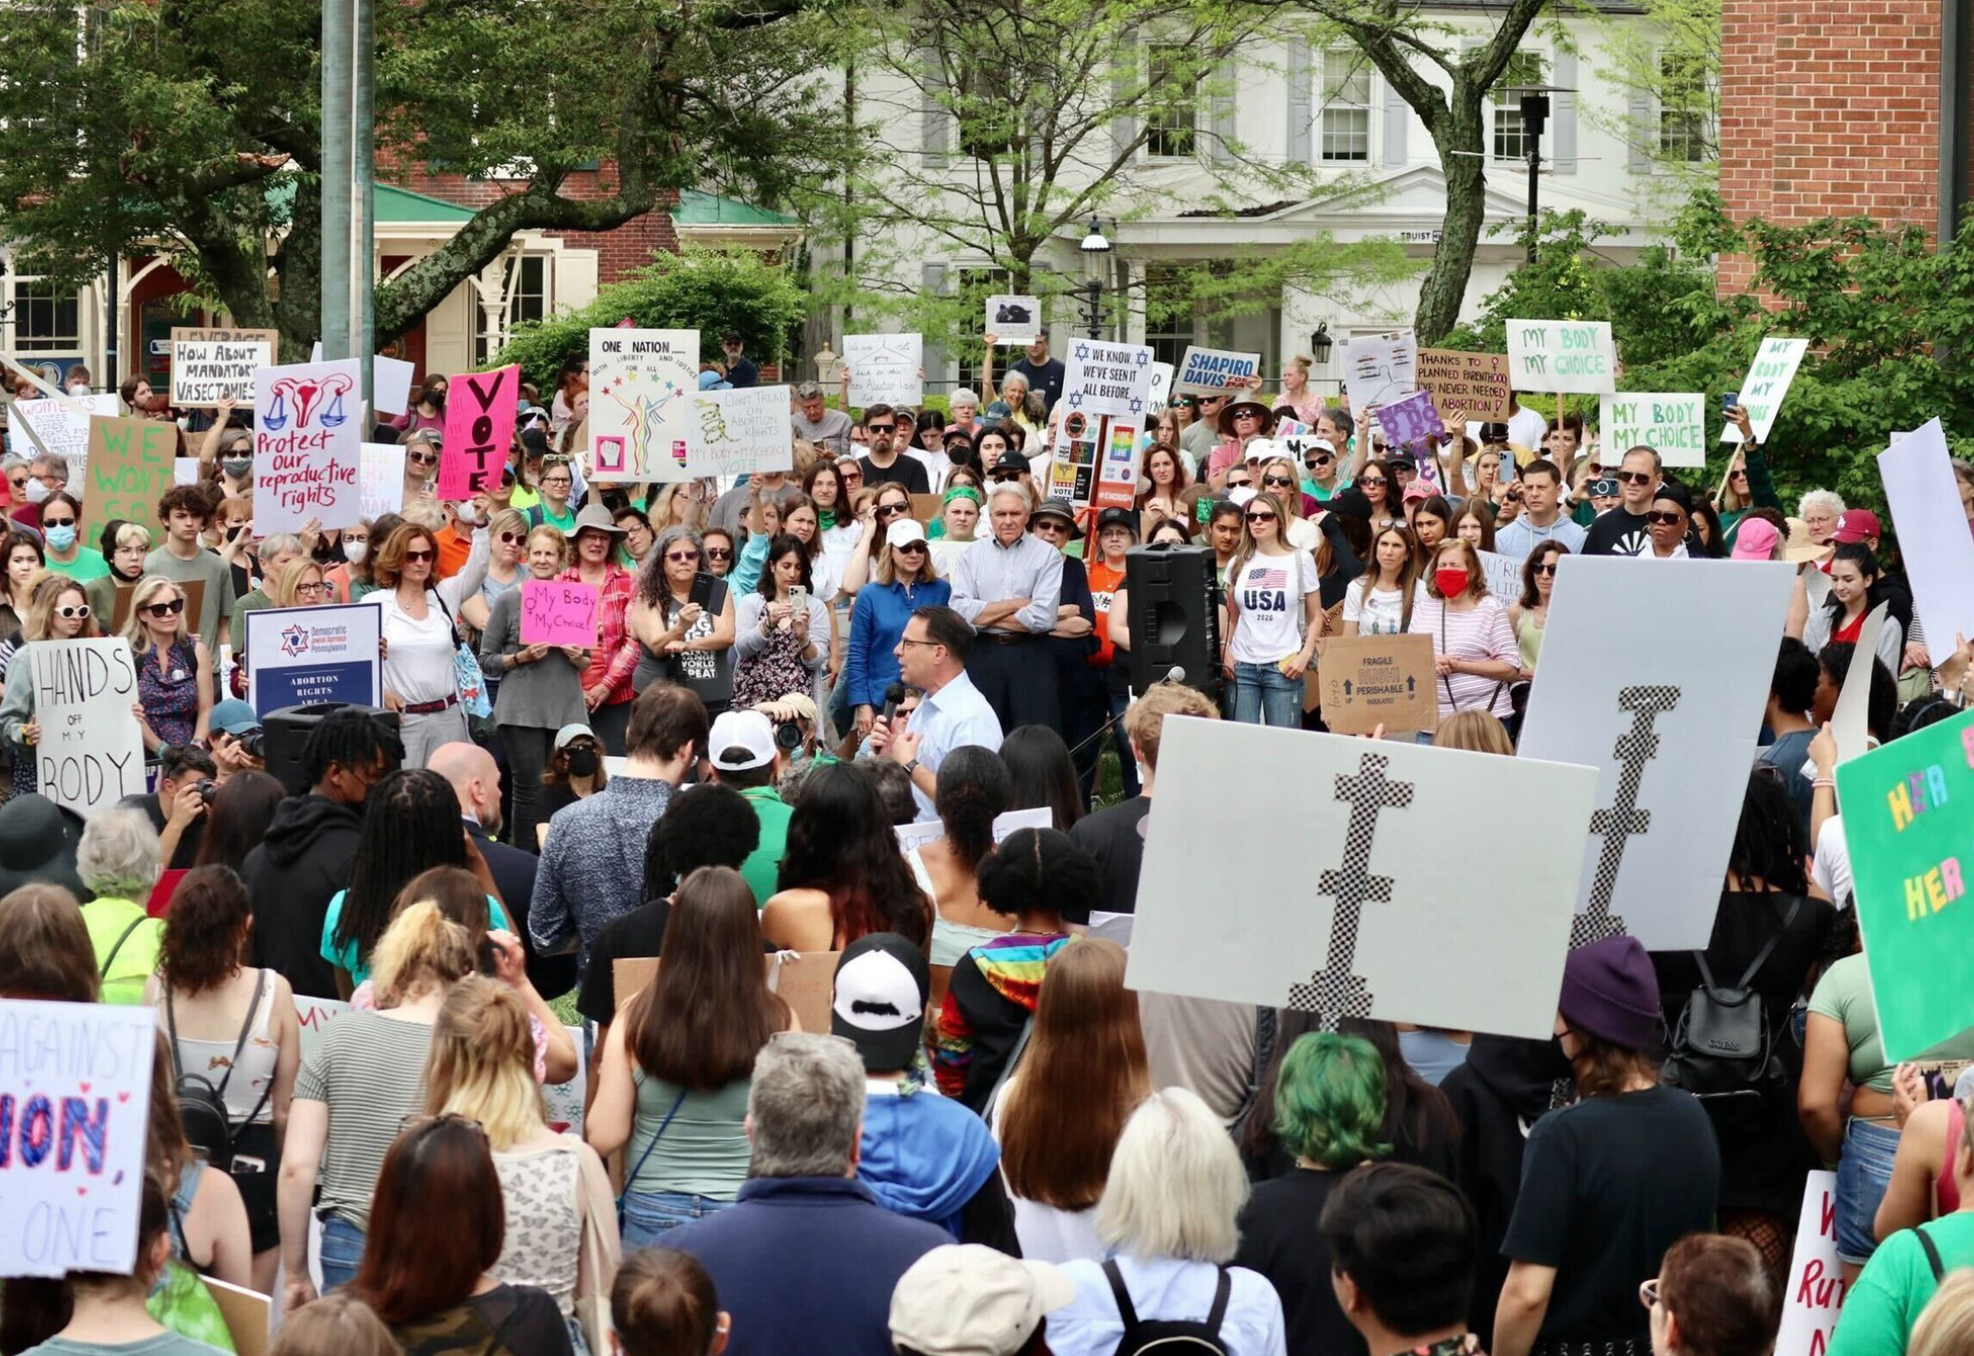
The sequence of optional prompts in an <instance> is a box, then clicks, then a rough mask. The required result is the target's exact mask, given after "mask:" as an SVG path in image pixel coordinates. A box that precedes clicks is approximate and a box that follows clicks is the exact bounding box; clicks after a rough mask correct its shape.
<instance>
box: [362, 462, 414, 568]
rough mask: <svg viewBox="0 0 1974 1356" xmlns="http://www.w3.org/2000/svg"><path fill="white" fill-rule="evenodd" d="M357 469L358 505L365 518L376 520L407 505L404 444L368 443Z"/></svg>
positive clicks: (380, 543)
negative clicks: (405, 498) (405, 502)
mask: <svg viewBox="0 0 1974 1356" xmlns="http://www.w3.org/2000/svg"><path fill="white" fill-rule="evenodd" d="M357 471H358V494H357V504H358V507H359V509H360V511H361V512H362V514H363V516H364V517H366V518H368V519H369V520H370V521H371V522H373V523H374V522H376V521H377V520H378V519H379V518H381V517H383V516H384V515H385V514H386V513H397V512H399V511H400V510H402V509H403V508H404V444H403V443H365V444H364V445H363V448H362V451H361V453H360V459H359V461H358V463H357ZM377 544H378V545H379V546H382V545H383V543H382V542H378V543H377Z"/></svg>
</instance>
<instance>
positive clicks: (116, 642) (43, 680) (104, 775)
mask: <svg viewBox="0 0 1974 1356" xmlns="http://www.w3.org/2000/svg"><path fill="white" fill-rule="evenodd" d="M25 653H26V655H27V656H28V658H29V660H30V661H31V662H32V663H33V665H34V716H35V719H36V720H37V721H39V722H40V723H41V738H40V740H39V742H37V743H36V744H35V746H34V766H35V771H36V773H37V774H38V775H39V777H40V782H41V785H40V790H41V794H42V795H44V796H46V797H48V798H49V799H50V800H52V801H54V802H55V803H56V804H57V805H66V806H68V807H69V808H70V809H71V810H75V811H77V812H79V813H81V814H83V815H93V814H95V813H96V812H97V811H99V810H106V809H108V808H109V807H111V806H112V805H115V804H116V803H117V802H118V801H119V800H121V799H123V798H124V797H125V796H131V795H141V794H143V792H144V790H145V787H144V737H143V735H142V734H141V733H140V731H139V730H138V728H137V717H136V715H135V714H134V713H132V711H131V709H130V707H131V703H133V702H135V701H136V700H137V665H136V661H135V659H134V657H133V656H132V655H131V652H130V646H129V645H128V644H127V643H126V642H124V641H123V640H121V639H109V640H40V641H35V642H34V643H33V644H31V645H29V646H28V647H27V649H26V651H25Z"/></svg>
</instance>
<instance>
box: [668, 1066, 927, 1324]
mask: <svg viewBox="0 0 1974 1356" xmlns="http://www.w3.org/2000/svg"><path fill="white" fill-rule="evenodd" d="M863 1121H864V1064H863V1061H862V1060H861V1059H860V1058H859V1057H858V1055H857V1051H856V1047H855V1046H853V1045H851V1043H850V1042H849V1041H847V1040H844V1039H842V1038H841V1037H837V1036H822V1035H805V1034H802V1033H799V1032H798V1033H783V1034H781V1035H778V1036H776V1037H775V1038H774V1039H772V1040H770V1041H769V1042H768V1043H767V1045H765V1046H763V1047H762V1049H761V1053H760V1055H759V1056H758V1057H757V1058H756V1059H755V1061H754V1079H753V1082H752V1084H751V1085H750V1086H749V1088H748V1092H747V1138H748V1141H749V1142H750V1143H751V1144H752V1145H753V1148H754V1157H753V1162H752V1164H751V1165H750V1166H749V1168H748V1180H747V1181H746V1182H745V1183H744V1184H743V1185H742V1186H741V1188H740V1199H739V1200H738V1201H736V1202H735V1203H734V1205H733V1206H732V1207H730V1208H729V1209H725V1210H721V1211H719V1212H718V1213H716V1214H711V1215H707V1216H705V1217H704V1218H701V1219H697V1220H694V1221H692V1222H691V1223H690V1224H683V1225H680V1226H679V1227H678V1228H676V1229H673V1230H671V1231H670V1232H669V1233H667V1234H666V1236H665V1246H666V1247H669V1248H677V1249H678V1250H679V1251H681V1252H688V1253H691V1254H692V1255H693V1256H695V1257H697V1258H698V1259H699V1260H700V1262H701V1263H702V1264H703V1265H704V1266H705V1268H706V1271H707V1273H708V1274H709V1275H710V1276H711V1277H712V1278H713V1286H714V1289H715V1290H716V1291H718V1293H719V1296H720V1308H722V1309H723V1310H725V1311H726V1312H728V1313H730V1314H732V1315H733V1337H732V1340H731V1341H730V1342H729V1343H728V1345H727V1356H769V1354H770V1353H772V1356H782V1354H783V1353H786V1352H793V1351H815V1352H828V1353H830V1356H891V1350H892V1348H891V1329H890V1313H891V1292H892V1291H893V1290H894V1289H896V1288H897V1284H898V1278H899V1277H900V1276H902V1275H904V1274H905V1272H906V1270H907V1269H908V1268H909V1267H910V1266H911V1264H912V1263H913V1262H916V1261H917V1260H918V1259H919V1258H920V1257H923V1256H924V1255H925V1254H926V1253H928V1252H930V1251H932V1249H934V1248H937V1247H941V1246H943V1245H944V1244H947V1243H951V1242H952V1241H953V1237H952V1235H951V1234H949V1233H947V1232H946V1231H945V1230H944V1229H941V1228H940V1227H938V1226H937V1225H934V1224H927V1223H925V1222H924V1221H923V1220H915V1219H907V1218H905V1217H904V1216H902V1215H897V1214H893V1213H892V1212H891V1211H889V1210H887V1209H885V1208H884V1207H883V1206H882V1205H879V1204H878V1202H877V1198H876V1197H875V1196H873V1195H872V1194H871V1192H870V1189H869V1188H868V1187H866V1186H864V1185H863V1183H861V1182H859V1181H858V1180H857V1155H858V1148H859V1141H860V1139H861V1137H862V1134H863Z"/></svg>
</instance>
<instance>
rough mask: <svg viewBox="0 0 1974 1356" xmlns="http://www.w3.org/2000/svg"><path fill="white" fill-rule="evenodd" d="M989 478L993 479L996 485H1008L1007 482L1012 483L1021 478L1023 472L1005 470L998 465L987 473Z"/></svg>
mask: <svg viewBox="0 0 1974 1356" xmlns="http://www.w3.org/2000/svg"><path fill="white" fill-rule="evenodd" d="M987 479H989V480H991V481H993V482H994V483H995V484H996V485H1007V484H1011V483H1012V482H1014V481H1017V480H1020V479H1021V472H1019V471H1003V470H1002V469H1001V468H1000V467H998V466H997V467H995V468H994V469H993V470H991V471H989V472H988V473H987Z"/></svg>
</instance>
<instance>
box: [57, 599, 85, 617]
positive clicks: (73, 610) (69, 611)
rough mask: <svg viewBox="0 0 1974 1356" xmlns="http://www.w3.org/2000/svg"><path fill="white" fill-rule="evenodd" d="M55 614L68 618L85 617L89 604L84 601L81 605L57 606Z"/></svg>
mask: <svg viewBox="0 0 1974 1356" xmlns="http://www.w3.org/2000/svg"><path fill="white" fill-rule="evenodd" d="M55 615H56V616H58V617H69V618H75V617H87V616H88V615H89V604H87V603H84V604H83V605H82V606H81V607H58V608H56V609H55Z"/></svg>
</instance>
